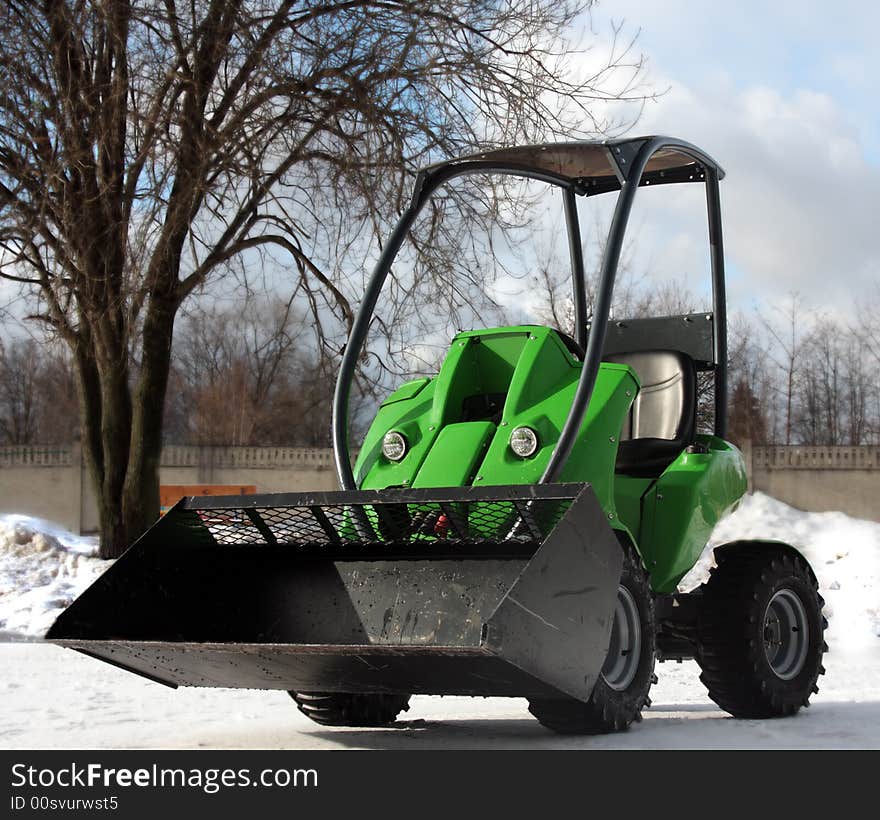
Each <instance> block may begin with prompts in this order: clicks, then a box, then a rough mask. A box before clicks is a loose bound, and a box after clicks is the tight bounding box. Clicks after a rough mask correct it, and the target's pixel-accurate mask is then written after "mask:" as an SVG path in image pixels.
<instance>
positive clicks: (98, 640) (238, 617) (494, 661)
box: [47, 484, 622, 700]
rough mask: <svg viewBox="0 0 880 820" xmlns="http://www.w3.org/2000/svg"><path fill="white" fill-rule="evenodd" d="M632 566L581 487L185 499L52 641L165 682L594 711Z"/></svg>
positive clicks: (77, 607)
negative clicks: (509, 698)
mask: <svg viewBox="0 0 880 820" xmlns="http://www.w3.org/2000/svg"><path fill="white" fill-rule="evenodd" d="M621 566H622V552H621V549H620V546H619V542H618V540H617V538H616V536H615V534H614V531H613V530H612V529H611V527H610V526H609V525H608V521H607V519H606V516H605V514H604V513H603V511H602V509H601V507H600V506H599V503H598V502H597V500H596V497H595V495H594V494H593V491H592V489H591V488H590V486H589V485H587V484H557V485H539V486H510V487H481V488H470V487H468V488H453V489H424V490H382V491H378V492H376V491H362V492H333V493H297V494H279V495H262V496H260V495H257V496H246V497H242V496H237V497H223V498H204V497H192V498H185V499H182V500H181V501H180V502H179V503H178V504H177V505H176V506H175V507H173V508H172V509H171V510H170V511H169V512H168V513H167V514H166V515H165V516H164V517H163V518H162V519H160V520H159V521H158V522H157V523H156V524H155V525H154V526H153V527H152V528H151V529H150V530H148V531H147V532H146V533H145V534H144V535H143V536H142V537H141V538H140V539H139V540H138V541H137V542H136V543H135V544H134V545H133V546H132V547H131V548H130V549H129V550H128V551H127V552H126V553H125V554H124V555H123V556H122V557H121V558H119V559H118V560H117V562H116V563H115V564H114V565H113V566H112V567H111V568H110V569H109V570H108V571H107V572H106V573H105V574H104V575H103V576H101V578H99V579H98V580H97V581H96V582H95V583H94V584H93V585H92V586H91V587H90V588H89V589H88V590H86V592H85V593H83V595H81V596H80V598H79V599H77V600H76V601H75V602H74V603H73V604H72V605H71V606H70V607H69V608H68V609H67V610H65V611H64V612H63V613H62V614H61V616H60V617H59V618H58V620H57V621H56V622H55V624H54V625H53V626H52V628H51V630H50V631H49V633H48V635H47V638H48V639H49V640H51V641H53V642H55V643H57V644H60V645H62V646H67V647H71V648H73V649H77V650H79V651H81V652H84V653H86V654H88V655H91V656H93V657H96V658H99V659H101V660H104V661H107V662H109V663H111V664H114V665H116V666H119V667H122V668H124V669H127V670H130V671H132V672H136V673H138V674H140V675H143V676H145V677H148V678H150V679H152V680H156V681H159V682H162V683H165V684H168V685H171V686H177V685H183V686H222V687H244V688H257V689H287V690H295V691H304V692H374V693H380V692H401V693H404V692H405V693H416V694H464V695H515V696H526V697H561V696H562V695H569V696H572V697H575V698H578V699H581V700H586V699H587V698H589V696H590V693H591V692H592V689H593V685H594V684H595V681H596V679H597V676H598V675H599V672H600V670H601V667H602V664H603V661H604V658H605V654H606V652H607V649H608V644H609V640H610V632H611V623H612V619H613V613H614V607H615V601H616V596H617V585H618V580H619V578H620V572H621Z"/></svg>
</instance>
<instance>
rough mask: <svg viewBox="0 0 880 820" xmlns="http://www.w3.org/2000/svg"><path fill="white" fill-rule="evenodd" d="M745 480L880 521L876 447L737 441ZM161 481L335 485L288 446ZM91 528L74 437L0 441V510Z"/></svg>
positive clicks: (314, 461) (211, 455)
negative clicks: (53, 443) (58, 443)
mask: <svg viewBox="0 0 880 820" xmlns="http://www.w3.org/2000/svg"><path fill="white" fill-rule="evenodd" d="M743 456H744V457H745V459H746V465H747V466H748V467H749V469H750V475H749V488H750V489H751V490H761V491H762V492H765V493H767V494H769V495H772V496H775V497H776V498H778V499H780V500H781V501H784V502H786V503H787V504H791V505H792V506H794V507H798V508H799V509H802V510H813V511H817V512H819V511H825V510H841V511H842V512H845V513H847V514H849V515H854V516H857V517H859V518H870V519H873V520H874V521H880V447H752V446H750V445H749V444H746V445H745V446H744V447H743ZM159 478H160V481H161V483H162V484H186V485H191V484H233V485H234V484H239V485H241V484H248V485H254V486H255V487H256V488H257V492H259V493H273V492H297V491H302V490H333V489H336V487H337V483H336V472H335V470H334V464H333V453H332V452H331V451H330V450H325V449H303V448H296V447H166V448H164V449H163V451H162V461H161V468H160V473H159ZM4 512H16V513H25V514H27V515H34V516H39V517H40V518H46V519H49V520H51V521H54V522H56V523H58V524H60V525H61V526H63V527H65V528H66V529H69V530H72V531H73V532H83V533H87V532H94V531H95V530H97V527H98V515H97V506H96V504H95V498H94V494H93V492H92V488H91V484H90V481H89V477H88V474H87V473H86V470H85V465H84V464H83V459H82V454H81V451H80V448H79V446H78V445H73V446H70V447H36V446H33V447H0V513H4Z"/></svg>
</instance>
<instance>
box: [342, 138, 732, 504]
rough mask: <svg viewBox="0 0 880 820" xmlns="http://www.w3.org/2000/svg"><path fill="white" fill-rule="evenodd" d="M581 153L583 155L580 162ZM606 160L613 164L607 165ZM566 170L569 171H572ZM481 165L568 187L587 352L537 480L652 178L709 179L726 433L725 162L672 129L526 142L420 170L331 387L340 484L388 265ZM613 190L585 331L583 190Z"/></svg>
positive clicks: (556, 456) (596, 345)
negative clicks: (639, 197)
mask: <svg viewBox="0 0 880 820" xmlns="http://www.w3.org/2000/svg"><path fill="white" fill-rule="evenodd" d="M579 160H583V162H582V163H581V165H580V166H579V165H578V161H579ZM587 160H590V162H592V163H593V166H592V167H595V166H596V162H597V161H599V163H600V164H599V168H598V170H600V171H604V170H610V171H611V173H595V172H593V173H587V174H583V175H580V174H578V173H577V172H578V170H580V169H582V168H587V167H590V162H588V161H587ZM603 162H604V163H607V164H606V165H603V164H602V163H603ZM566 168H569V169H570V170H571V171H572V173H571V174H569V173H566V172H565V169H566ZM477 173H492V174H504V175H512V176H520V177H525V178H528V179H535V180H538V181H541V182H546V183H549V184H550V185H555V186H557V187H559V188H561V189H562V191H563V204H564V211H565V222H566V228H567V233H568V245H569V255H570V260H571V272H572V295H573V301H574V311H575V341H576V342H577V343H578V345H579V346H580V348H581V349H582V350H584V351H585V352H584V359H583V367H582V370H581V375H580V379H579V381H578V385H577V389H576V390H575V394H574V398H573V399H572V404H571V408H570V409H569V412H568V416H567V418H566V420H565V424H564V425H563V427H562V430H561V432H560V435H559V440H558V441H557V443H556V447H555V448H554V450H553V453H552V454H551V456H550V460H549V462H548V464H547V467H546V469H545V471H544V473H543V475H542V476H541V479H540V483H542V484H547V483H552V482H553V481H556V480H558V478H559V476H560V474H561V472H562V469H563V467H564V466H565V463H566V461H567V459H568V456H569V454H570V453H571V450H572V447H573V446H574V443H575V440H576V438H577V434H578V431H579V430H580V427H581V424H582V423H583V419H584V416H585V415H586V412H587V408H588V407H589V403H590V397H591V396H592V393H593V388H594V386H595V383H596V377H597V375H598V372H599V365H600V363H601V360H602V350H603V345H604V342H605V334H606V330H607V328H608V322H609V315H610V312H611V302H612V297H613V294H614V283H615V280H616V277H617V269H618V265H619V262H620V254H621V250H622V247H623V239H624V235H625V233H626V228H627V224H628V222H629V217H630V213H631V211H632V205H633V202H634V200H635V195H636V191H637V190H638V188H639V187H643V186H647V185H658V184H668V183H678V182H705V186H706V206H707V215H708V229H709V247H710V271H711V278H712V312H713V317H714V320H713V330H712V333H713V362H712V365H713V366H712V370H713V373H714V381H715V423H714V432H715V435H716V436H719V437H721V438H724V436H725V433H726V430H727V305H726V295H725V277H724V246H723V237H722V230H721V199H720V194H719V185H718V183H719V181H720V180H721V179H723V178H724V171H723V169H722V168H721V167H720V166H719V165H718V163H716V162H715V161H714V160H713V159H712V158H711V157H710V156H709V155H708V154H706V153H705V152H703V151H702V150H701V149H699V148H697V147H696V146H695V145H692V144H691V143H688V142H685V141H683V140H679V139H676V138H674V137H665V136H650V137H635V138H630V139H619V140H607V141H601V142H598V141H583V142H577V143H556V144H553V143H550V144H547V145H536V146H521V147H519V148H512V149H499V150H496V151H488V152H485V153H482V154H476V155H473V156H468V157H462V158H460V159H455V160H449V161H447V162H442V163H438V164H436V165H431V166H428V167H427V168H425V169H423V170H422V171H420V172H419V174H418V176H417V177H416V182H415V190H414V192H413V196H412V199H411V201H410V203H409V205H408V207H407V209H406V210H405V211H404V213H403V214H402V215H401V217H400V219H399V220H398V222H397V225H396V226H395V228H394V230H393V231H392V233H391V235H390V237H389V238H388V241H387V243H386V244H385V247H384V248H383V249H382V253H381V255H380V257H379V260H378V261H377V262H376V266H375V268H374V269H373V273H372V276H371V277H370V280H369V282H368V283H367V287H366V290H365V291H364V297H363V300H362V301H361V304H360V307H359V309H358V312H357V314H356V316H355V318H354V322H353V323H352V327H351V331H350V333H349V337H348V341H347V343H346V346H345V350H344V353H343V356H342V363H341V365H340V368H339V375H338V377H337V380H336V389H335V391H334V394H333V411H332V437H333V453H334V457H335V460H336V471H337V475H338V478H339V483H340V485H341V487H342V489H343V490H356V489H357V484H356V482H355V478H354V473H353V471H352V467H351V461H350V456H349V446H348V406H349V398H350V395H351V386H352V383H353V381H354V377H355V371H356V367H357V360H358V358H359V356H360V354H361V351H362V350H363V347H364V344H365V342H366V337H367V333H368V330H369V327H370V323H371V320H372V317H373V313H374V311H375V308H376V303H377V301H378V298H379V294H380V293H381V290H382V287H383V285H384V283H385V280H386V279H387V277H388V273H389V272H390V270H391V265H392V263H393V261H394V259H395V258H396V256H397V254H398V252H399V250H400V248H401V247H402V245H403V243H404V240H405V239H406V235H407V232H408V231H409V230H410V228H411V227H412V225H413V223H414V222H415V220H416V218H417V216H418V215H419V213H420V211H421V209H422V208H423V207H424V205H425V203H426V202H427V201H428V200H429V199H430V197H431V195H432V194H433V193H434V192H435V191H436V190H437V189H438V188H439V187H440V186H441V185H444V184H445V183H447V182H449V181H451V180H453V179H455V178H457V177H460V176H466V175H469V174H477ZM615 190H617V191H619V194H618V198H617V203H616V205H615V209H614V215H613V217H612V220H611V225H610V227H609V230H608V238H607V242H606V244H605V252H604V255H603V258H602V264H601V267H600V273H599V286H598V290H597V293H596V298H595V303H594V309H593V316H592V321H591V324H590V330H589V333H588V332H587V326H588V317H587V297H586V280H585V273H584V259H583V248H582V243H581V232H580V223H579V219H578V213H577V196H593V195H597V194H601V193H607V192H610V191H615Z"/></svg>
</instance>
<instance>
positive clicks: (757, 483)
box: [743, 445, 880, 521]
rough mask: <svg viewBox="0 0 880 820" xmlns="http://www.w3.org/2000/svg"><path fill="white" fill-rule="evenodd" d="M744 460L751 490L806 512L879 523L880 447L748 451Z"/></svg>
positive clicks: (782, 448) (792, 447)
mask: <svg viewBox="0 0 880 820" xmlns="http://www.w3.org/2000/svg"><path fill="white" fill-rule="evenodd" d="M743 455H744V456H745V457H746V464H747V465H749V464H750V466H751V471H750V486H749V488H750V489H752V490H761V491H762V492H765V493H767V495H772V496H774V497H775V498H778V499H779V500H780V501H784V502H785V503H786V504H791V506H792V507H797V508H798V509H801V510H811V511H814V512H825V511H828V510H840V511H841V512H845V513H847V514H848V515H854V516H856V517H857V518H869V519H871V520H873V521H880V447H799V446H791V447H786V446H774V447H749V446H748V445H747V446H746V447H744V448H743ZM749 456H751V457H750V458H749Z"/></svg>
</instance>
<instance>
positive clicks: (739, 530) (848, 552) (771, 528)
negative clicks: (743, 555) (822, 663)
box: [679, 492, 880, 650]
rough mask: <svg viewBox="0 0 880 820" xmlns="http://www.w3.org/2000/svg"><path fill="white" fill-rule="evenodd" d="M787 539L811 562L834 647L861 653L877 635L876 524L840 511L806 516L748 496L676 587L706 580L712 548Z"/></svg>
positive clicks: (879, 547) (879, 555) (879, 572)
mask: <svg viewBox="0 0 880 820" xmlns="http://www.w3.org/2000/svg"><path fill="white" fill-rule="evenodd" d="M745 538H755V539H770V540H778V541H785V542H786V543H789V544H792V545H793V546H795V547H797V548H798V549H799V550H800V551H801V552H802V553H803V555H804V557H805V558H806V559H807V560H808V561H809V562H810V564H811V565H812V567H813V571H814V572H815V573H816V578H817V579H818V581H819V591H820V593H821V594H822V597H823V598H824V599H825V615H826V616H827V618H828V622H829V629H828V642H829V644H831V645H832V648H833V649H838V648H839V649H853V650H856V649H863V648H869V647H871V646H876V645H877V638H878V637H880V524H878V523H874V522H873V521H863V520H861V519H857V518H850V517H849V516H848V515H844V514H843V513H840V512H825V513H807V512H802V511H801V510H796V509H795V508H794V507H789V506H788V505H787V504H783V503H782V502H781V501H777V500H776V499H775V498H772V497H770V496H768V495H764V493H760V492H759V493H755V494H754V495H751V496H746V497H745V498H744V499H743V501H742V503H741V504H740V506H739V509H737V511H736V512H734V513H733V514H732V515H729V516H728V517H727V518H725V519H723V520H722V521H721V522H720V523H719V524H718V526H717V527H716V528H715V531H714V532H713V533H712V537H711V539H710V540H709V544H708V546H707V547H706V549H705V550H704V551H703V554H702V555H701V556H700V560H699V561H698V562H697V564H696V565H695V566H694V568H693V570H691V572H689V573H688V574H687V575H686V576H685V577H684V578H683V579H682V582H681V584H680V585H679V588H680V589H682V590H688V589H693V588H694V587H695V586H697V585H698V584H700V583H701V582H703V581H705V580H706V578H707V577H708V575H709V568H710V567H711V566H712V565H713V561H712V548H713V547H715V546H718V545H719V544H724V543H726V542H729V541H736V540H738V539H745Z"/></svg>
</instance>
